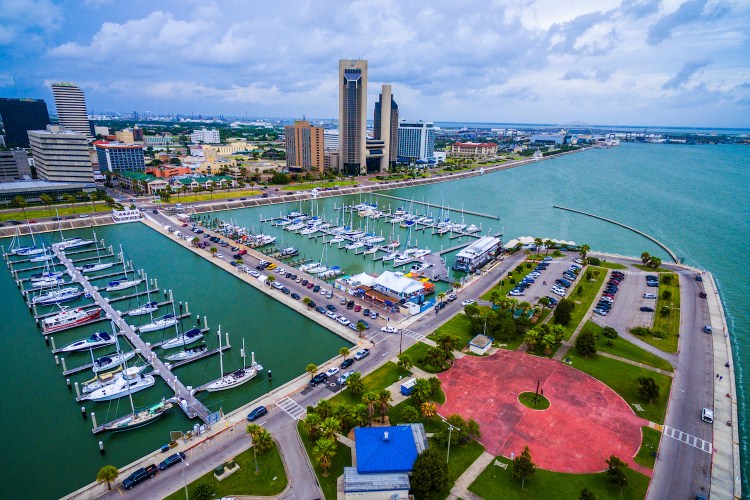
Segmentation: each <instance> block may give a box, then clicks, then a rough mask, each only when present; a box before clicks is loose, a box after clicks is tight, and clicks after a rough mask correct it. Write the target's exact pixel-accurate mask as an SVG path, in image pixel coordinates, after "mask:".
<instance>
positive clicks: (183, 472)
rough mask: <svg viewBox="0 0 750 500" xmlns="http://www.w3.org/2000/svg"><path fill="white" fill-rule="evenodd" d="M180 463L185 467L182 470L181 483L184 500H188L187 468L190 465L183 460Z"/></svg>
mask: <svg viewBox="0 0 750 500" xmlns="http://www.w3.org/2000/svg"><path fill="white" fill-rule="evenodd" d="M182 463H183V464H185V467H183V468H182V481H183V483H184V485H185V500H189V499H188V491H187V467H188V465H190V464H189V463H187V462H186V461H185V459H183V460H182Z"/></svg>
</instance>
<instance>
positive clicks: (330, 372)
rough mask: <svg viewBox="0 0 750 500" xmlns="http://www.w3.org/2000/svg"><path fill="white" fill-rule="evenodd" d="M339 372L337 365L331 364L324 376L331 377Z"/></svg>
mask: <svg viewBox="0 0 750 500" xmlns="http://www.w3.org/2000/svg"><path fill="white" fill-rule="evenodd" d="M338 372H339V367H338V366H332V367H331V368H329V369H328V370H327V371H326V378H331V377H333V376H334V375H336V374H337V373H338Z"/></svg>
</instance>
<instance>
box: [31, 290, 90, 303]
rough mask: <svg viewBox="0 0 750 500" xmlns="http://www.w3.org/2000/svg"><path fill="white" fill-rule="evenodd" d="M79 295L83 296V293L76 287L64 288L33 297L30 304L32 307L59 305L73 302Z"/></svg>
mask: <svg viewBox="0 0 750 500" xmlns="http://www.w3.org/2000/svg"><path fill="white" fill-rule="evenodd" d="M81 295H83V292H82V291H81V290H79V289H78V287H66V288H60V289H57V290H50V291H48V292H44V293H41V294H39V295H34V297H33V298H32V299H31V303H32V304H34V305H49V304H59V303H61V302H68V301H70V300H75V299H77V298H78V297H80V296H81Z"/></svg>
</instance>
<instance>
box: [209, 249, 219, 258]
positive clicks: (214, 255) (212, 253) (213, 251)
mask: <svg viewBox="0 0 750 500" xmlns="http://www.w3.org/2000/svg"><path fill="white" fill-rule="evenodd" d="M208 251H209V252H211V257H216V254H217V253H218V252H219V249H218V248H216V247H211V248H209V249H208Z"/></svg>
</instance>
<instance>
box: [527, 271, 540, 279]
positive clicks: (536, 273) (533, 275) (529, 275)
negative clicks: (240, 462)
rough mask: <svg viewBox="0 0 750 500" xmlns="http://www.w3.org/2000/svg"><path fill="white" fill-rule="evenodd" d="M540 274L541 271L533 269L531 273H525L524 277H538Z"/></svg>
mask: <svg viewBox="0 0 750 500" xmlns="http://www.w3.org/2000/svg"><path fill="white" fill-rule="evenodd" d="M541 275H542V273H538V272H536V271H534V272H531V273H529V274H527V275H526V277H527V278H538V277H540V276H541Z"/></svg>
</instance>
